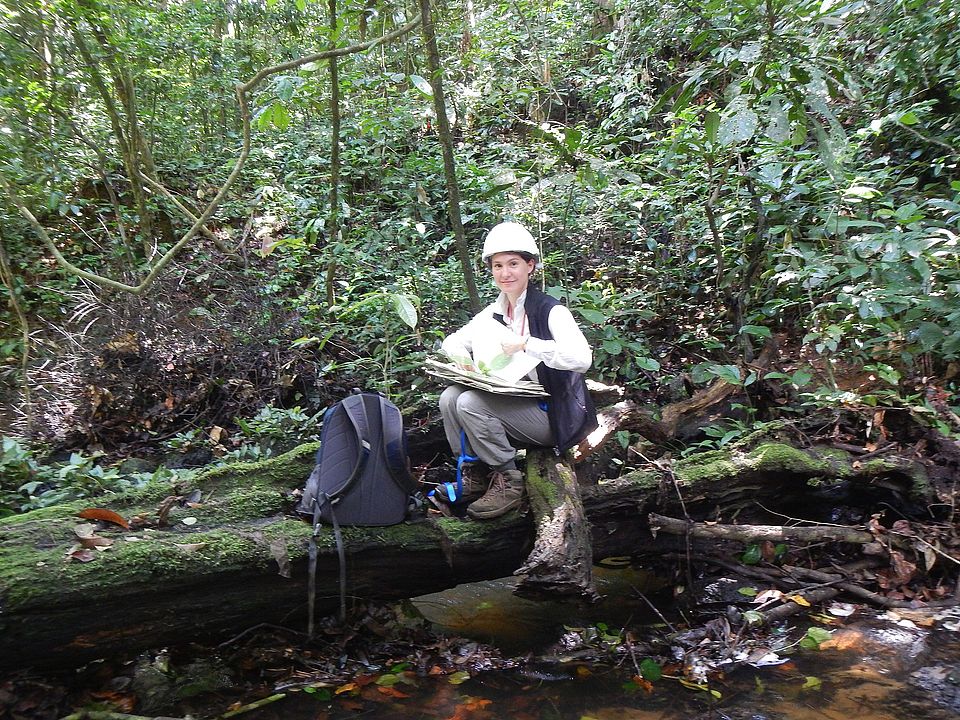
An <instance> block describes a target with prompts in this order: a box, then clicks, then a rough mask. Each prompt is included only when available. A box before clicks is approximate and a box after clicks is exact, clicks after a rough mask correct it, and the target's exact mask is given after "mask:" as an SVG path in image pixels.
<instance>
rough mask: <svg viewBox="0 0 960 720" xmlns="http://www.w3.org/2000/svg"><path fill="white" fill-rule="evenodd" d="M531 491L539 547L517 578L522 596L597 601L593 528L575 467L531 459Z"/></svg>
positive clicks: (544, 454)
mask: <svg viewBox="0 0 960 720" xmlns="http://www.w3.org/2000/svg"><path fill="white" fill-rule="evenodd" d="M526 485H527V495H528V497H529V499H530V508H531V510H532V511H533V518H534V523H535V526H536V541H535V543H534V546H533V550H531V551H530V554H529V555H528V556H527V559H526V560H525V561H524V563H523V566H522V567H520V569H519V570H517V571H515V572H514V574H515V575H524V576H525V577H524V579H523V580H521V582H520V585H519V587H518V588H517V592H518V594H521V595H524V596H525V597H551V596H553V597H557V596H573V597H579V598H582V599H586V600H595V599H596V598H597V593H596V590H595V589H594V587H593V573H592V566H593V550H592V548H591V542H590V524H589V522H588V521H587V518H586V515H585V513H584V510H583V501H582V500H581V498H580V488H579V485H578V484H577V474H576V472H575V471H574V469H573V466H572V465H571V464H570V463H569V462H568V461H565V460H562V459H560V458H557V457H553V456H552V454H551V453H550V452H549V451H547V450H541V451H537V452H535V453H531V455H530V457H529V458H528V461H527V483H526Z"/></svg>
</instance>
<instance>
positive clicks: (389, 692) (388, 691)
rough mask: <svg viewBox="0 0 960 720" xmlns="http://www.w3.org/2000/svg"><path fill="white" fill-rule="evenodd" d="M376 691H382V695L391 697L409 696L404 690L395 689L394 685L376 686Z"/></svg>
mask: <svg viewBox="0 0 960 720" xmlns="http://www.w3.org/2000/svg"><path fill="white" fill-rule="evenodd" d="M377 691H378V692H380V693H382V694H384V695H386V696H387V697H392V698H408V697H410V695H409V694H407V693H405V692H401V691H400V690H397V689H396V688H394V687H378V688H377Z"/></svg>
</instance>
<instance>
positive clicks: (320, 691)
mask: <svg viewBox="0 0 960 720" xmlns="http://www.w3.org/2000/svg"><path fill="white" fill-rule="evenodd" d="M303 691H304V692H305V693H307V694H308V695H313V696H314V697H315V698H316V699H317V700H320V701H321V702H323V701H325V700H331V699H333V695H332V694H331V693H330V688H327V687H315V686H313V685H307V687H305V688H304V689H303Z"/></svg>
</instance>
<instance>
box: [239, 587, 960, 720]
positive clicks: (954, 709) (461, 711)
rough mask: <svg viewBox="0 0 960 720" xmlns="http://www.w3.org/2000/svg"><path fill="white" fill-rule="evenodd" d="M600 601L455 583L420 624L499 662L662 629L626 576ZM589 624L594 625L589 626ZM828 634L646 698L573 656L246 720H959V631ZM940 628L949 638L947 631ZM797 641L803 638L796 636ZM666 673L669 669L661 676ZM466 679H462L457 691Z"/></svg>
mask: <svg viewBox="0 0 960 720" xmlns="http://www.w3.org/2000/svg"><path fill="white" fill-rule="evenodd" d="M597 582H598V586H599V588H600V589H601V592H604V593H607V594H608V596H609V598H610V599H608V600H605V601H603V602H601V603H600V604H599V605H596V606H593V607H591V608H589V609H584V608H579V607H577V606H576V605H574V604H570V603H562V602H558V603H534V602H531V601H527V600H523V599H521V598H517V597H516V596H514V595H513V594H512V587H513V584H514V582H513V581H512V580H511V579H504V580H498V581H493V582H488V583H477V584H472V585H464V586H461V587H459V588H455V589H454V590H451V591H447V592H444V593H437V594H434V595H430V596H425V597H422V598H418V599H417V600H416V604H417V605H418V607H419V608H420V610H421V611H422V612H423V613H424V615H425V616H426V617H427V618H428V619H429V620H431V621H432V622H433V623H435V624H436V625H437V626H439V627H442V628H444V629H446V630H447V631H449V632H450V633H456V634H459V635H463V636H467V637H472V638H475V639H477V640H479V641H483V642H487V643H491V644H493V645H495V646H497V647H499V648H500V649H501V651H502V652H503V654H504V655H507V656H510V655H517V654H523V653H526V652H529V651H531V650H533V651H535V652H539V651H541V650H543V649H545V648H548V647H550V646H551V645H553V644H554V643H556V641H557V640H558V638H559V637H560V636H561V635H562V634H563V632H564V629H565V628H571V627H574V626H579V625H583V624H585V623H589V622H593V623H596V622H597V620H598V619H602V620H603V622H604V623H606V624H607V625H609V627H610V628H615V627H617V628H619V627H624V626H629V625H632V626H637V625H639V624H642V623H650V622H659V617H658V616H657V615H656V614H655V613H654V611H652V610H651V609H650V607H649V606H648V605H647V603H646V602H644V601H643V600H642V599H640V598H639V595H638V593H637V592H636V591H637V590H641V591H643V592H646V591H649V590H650V589H651V587H652V585H651V578H650V577H649V576H647V575H645V574H644V573H643V572H640V571H636V570H631V569H627V570H623V571H619V572H610V571H603V570H598V573H597ZM587 618H592V620H588V619H587ZM843 622H844V623H845V624H844V625H843V626H839V627H837V628H836V629H835V630H834V633H833V638H832V640H831V641H830V645H832V647H830V648H828V649H823V650H819V651H814V650H801V649H800V648H799V647H797V646H794V647H793V648H791V649H789V650H787V651H785V652H782V653H781V655H782V656H783V657H785V658H789V660H788V661H787V662H785V663H783V664H781V665H777V666H769V667H760V668H755V667H750V666H746V667H743V666H741V667H739V668H736V669H734V670H732V671H731V672H729V673H727V674H714V675H711V678H710V680H709V687H708V688H705V689H698V688H696V687H691V686H684V685H683V684H682V683H681V682H680V679H679V671H678V670H674V672H676V673H677V675H676V676H674V677H663V678H661V679H659V680H657V681H656V682H654V683H652V684H651V685H650V686H649V687H642V686H641V685H639V684H637V683H636V682H635V681H633V680H632V678H633V677H634V676H636V675H638V673H637V665H636V663H637V662H639V661H641V660H642V658H641V657H637V658H620V660H619V661H618V662H611V663H608V664H599V665H598V664H597V663H595V662H587V661H584V660H576V659H572V658H567V659H566V660H564V659H563V658H555V660H554V662H552V663H549V664H546V665H542V666H540V667H539V668H538V669H535V670H532V671H531V670H530V668H529V666H526V665H525V666H524V671H523V672H519V671H518V672H511V673H508V672H487V673H479V674H476V675H475V676H474V677H472V678H469V679H465V676H461V677H451V676H447V675H438V676H434V677H429V676H428V677H414V676H413V675H412V673H411V674H409V675H408V676H407V677H404V678H402V681H401V682H398V683H396V684H394V685H392V686H390V687H386V688H385V687H383V686H381V685H378V684H376V682H375V681H374V678H373V677H372V676H371V678H368V679H367V680H366V681H364V682H361V683H360V684H358V686H357V687H354V688H352V689H350V690H349V691H347V692H343V693H342V694H341V695H334V696H333V697H332V698H329V699H322V698H318V697H317V696H315V695H314V696H310V695H307V694H304V693H295V694H293V695H290V696H289V697H287V698H285V699H283V700H282V701H280V702H277V703H274V704H272V705H270V706H268V707H265V708H262V709H260V710H257V711H253V712H250V713H248V714H246V715H245V717H248V718H251V720H274V719H276V720H280V718H283V720H301V719H302V720H341V719H345V718H353V717H357V716H361V717H366V718H378V719H381V718H382V719H393V718H396V719H397V720H407V719H410V720H413V719H424V720H426V719H430V720H433V719H437V720H473V719H476V720H488V719H491V718H516V719H517V720H614V719H616V720H681V719H682V720H691V719H697V718H717V719H727V720H825V719H826V720H850V719H851V718H858V719H862V720H903V718H910V719H911V720H946V718H951V719H952V720H955V719H956V718H957V717H960V620H951V621H950V622H945V623H939V624H938V625H939V628H940V629H925V628H921V627H918V626H917V625H916V624H914V623H913V622H911V621H909V620H905V619H903V618H898V617H897V616H891V615H886V616H881V615H879V614H876V613H864V614H860V615H859V616H858V617H856V618H851V619H847V620H844V621H843ZM944 627H949V628H954V629H952V630H948V629H943V628H944ZM794 634H795V635H796V637H797V638H799V637H800V636H802V630H798V631H795V633H794ZM665 672H666V674H668V675H669V674H670V668H669V667H668V668H665ZM461 680H464V681H463V682H459V681H461Z"/></svg>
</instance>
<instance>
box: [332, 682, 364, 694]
mask: <svg viewBox="0 0 960 720" xmlns="http://www.w3.org/2000/svg"><path fill="white" fill-rule="evenodd" d="M333 692H334V694H335V695H346V694H347V693H354V694H355V693H358V692H360V686H359V685H357V684H356V683H355V682H349V683H344V684H343V685H341V686H340V687H338V688H337V689H336V690H334V691H333Z"/></svg>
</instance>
